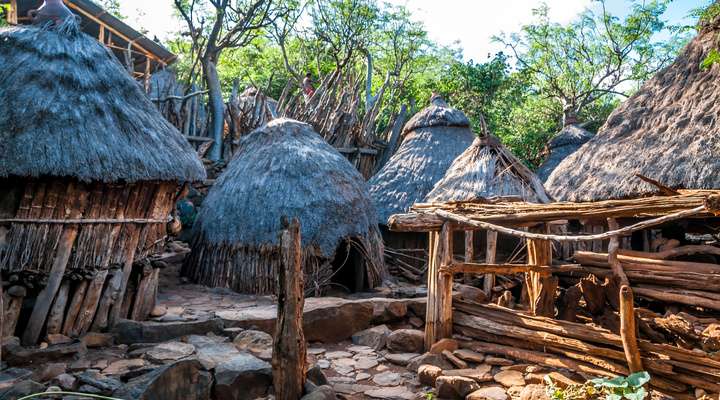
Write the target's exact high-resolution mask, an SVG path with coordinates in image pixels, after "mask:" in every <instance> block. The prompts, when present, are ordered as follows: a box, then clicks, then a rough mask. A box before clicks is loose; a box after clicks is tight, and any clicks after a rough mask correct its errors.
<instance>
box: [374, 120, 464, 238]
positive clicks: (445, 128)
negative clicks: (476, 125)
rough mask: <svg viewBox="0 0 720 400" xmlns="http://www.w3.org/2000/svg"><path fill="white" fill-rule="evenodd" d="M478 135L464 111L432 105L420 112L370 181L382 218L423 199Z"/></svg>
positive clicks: (385, 221) (385, 219)
mask: <svg viewBox="0 0 720 400" xmlns="http://www.w3.org/2000/svg"><path fill="white" fill-rule="evenodd" d="M475 137H476V136H475V134H474V133H473V132H472V131H471V130H470V127H469V123H467V117H465V114H463V112H462V111H459V110H455V109H451V108H448V107H442V106H430V107H428V108H425V109H424V110H422V111H420V112H419V113H418V114H416V115H415V117H413V118H412V119H411V120H410V121H409V122H408V124H407V125H406V126H405V138H404V140H403V142H402V144H401V145H400V148H398V150H397V152H396V153H395V154H393V156H392V157H391V158H390V160H389V161H388V162H387V164H385V166H384V167H383V168H382V169H381V170H380V171H379V172H378V173H377V174H375V176H373V177H372V178H371V179H370V181H369V182H368V183H369V184H370V195H371V196H372V199H373V202H374V203H375V206H376V207H377V209H378V217H379V220H378V222H379V223H380V224H382V225H384V224H386V223H387V220H388V218H389V217H390V216H391V215H392V214H397V213H404V212H407V211H408V210H409V208H410V206H412V205H413V204H415V203H417V202H421V201H423V200H424V199H425V196H427V194H428V193H429V192H430V190H432V188H433V186H435V184H436V183H437V182H438V181H439V180H440V179H442V177H443V176H445V173H446V172H447V169H448V168H449V167H450V165H451V164H452V162H453V160H455V158H456V157H457V156H459V155H460V154H461V153H462V152H463V151H465V149H467V148H468V146H470V144H472V142H473V139H475Z"/></svg>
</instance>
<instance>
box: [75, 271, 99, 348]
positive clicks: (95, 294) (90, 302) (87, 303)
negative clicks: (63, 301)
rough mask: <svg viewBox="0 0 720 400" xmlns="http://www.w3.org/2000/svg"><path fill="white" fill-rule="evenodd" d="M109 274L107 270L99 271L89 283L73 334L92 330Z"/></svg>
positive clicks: (78, 334)
mask: <svg viewBox="0 0 720 400" xmlns="http://www.w3.org/2000/svg"><path fill="white" fill-rule="evenodd" d="M107 275H108V271H107V270H102V271H98V272H97V273H96V275H95V277H93V279H92V280H91V281H90V283H89V284H88V288H87V290H86V292H85V298H84V299H83V302H82V305H81V306H80V314H79V315H78V318H77V320H76V321H75V325H74V326H73V329H72V332H71V336H80V335H82V334H84V333H85V332H87V331H88V330H90V326H91V325H92V322H93V318H94V317H95V312H96V311H97V308H98V303H99V300H100V295H101V294H102V290H103V287H104V286H105V278H107Z"/></svg>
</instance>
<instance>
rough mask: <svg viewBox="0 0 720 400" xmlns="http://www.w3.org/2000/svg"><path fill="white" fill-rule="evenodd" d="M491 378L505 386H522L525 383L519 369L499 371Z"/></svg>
mask: <svg viewBox="0 0 720 400" xmlns="http://www.w3.org/2000/svg"><path fill="white" fill-rule="evenodd" d="M493 379H494V380H495V382H497V383H499V384H501V385H503V386H505V387H511V386H522V385H524V384H525V377H524V376H523V374H522V372H520V371H512V370H505V371H500V372H498V373H497V374H495V375H494V376H493Z"/></svg>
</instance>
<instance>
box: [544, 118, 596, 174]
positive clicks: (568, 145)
mask: <svg viewBox="0 0 720 400" xmlns="http://www.w3.org/2000/svg"><path fill="white" fill-rule="evenodd" d="M592 137H593V134H592V133H591V132H588V131H586V130H585V129H583V128H581V127H579V126H577V125H568V126H566V127H564V128H562V130H560V132H558V133H557V134H555V136H553V138H552V139H551V140H550V143H548V150H549V153H550V154H548V156H547V158H546V159H545V161H543V163H542V164H540V167H539V168H538V170H537V176H538V177H539V178H540V180H541V181H543V182H545V181H547V179H548V177H549V176H550V174H551V173H552V172H553V170H555V168H557V166H558V165H559V164H560V163H561V162H562V160H564V159H566V158H567V157H568V156H569V155H570V154H572V153H574V152H575V151H577V149H579V148H580V147H581V146H582V145H584V144H585V143H587V141H588V140H590V139H592Z"/></svg>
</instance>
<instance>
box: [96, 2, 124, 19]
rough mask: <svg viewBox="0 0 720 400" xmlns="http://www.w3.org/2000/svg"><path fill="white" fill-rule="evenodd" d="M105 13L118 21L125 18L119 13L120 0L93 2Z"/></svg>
mask: <svg viewBox="0 0 720 400" xmlns="http://www.w3.org/2000/svg"><path fill="white" fill-rule="evenodd" d="M95 1H96V2H97V3H98V4H99V5H100V7H102V8H104V9H105V11H107V12H109V13H110V14H112V15H114V16H115V17H117V18H119V19H125V18H127V17H126V16H125V15H123V14H122V13H121V12H120V0H95Z"/></svg>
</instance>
